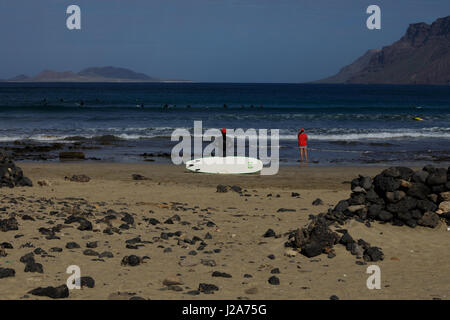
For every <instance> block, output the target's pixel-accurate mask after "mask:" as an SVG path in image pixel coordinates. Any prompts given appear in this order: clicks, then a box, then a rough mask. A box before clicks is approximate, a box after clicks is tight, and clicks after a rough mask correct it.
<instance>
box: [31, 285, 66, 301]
mask: <svg viewBox="0 0 450 320" xmlns="http://www.w3.org/2000/svg"><path fill="white" fill-rule="evenodd" d="M28 293H31V294H32V295H35V296H43V297H49V298H52V299H61V298H67V297H69V288H68V287H67V286H66V285H65V284H63V285H62V286H59V287H56V288H55V287H46V288H42V287H39V288H36V289H33V290H31V291H29V292H28Z"/></svg>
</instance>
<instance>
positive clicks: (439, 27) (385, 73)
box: [319, 16, 450, 85]
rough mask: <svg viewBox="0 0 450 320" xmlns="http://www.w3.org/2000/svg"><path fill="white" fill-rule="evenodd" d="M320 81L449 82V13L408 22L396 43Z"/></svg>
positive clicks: (439, 83) (441, 83)
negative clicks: (428, 21) (425, 20)
mask: <svg viewBox="0 0 450 320" xmlns="http://www.w3.org/2000/svg"><path fill="white" fill-rule="evenodd" d="M319 82H320V83H353V84H358V83H359V84H433V85H448V84H450V16H448V17H445V18H440V19H437V20H436V21H435V22H434V23H432V24H431V25H428V24H426V23H423V22H422V23H416V24H411V25H410V26H409V28H408V30H407V31H406V34H405V35H404V36H403V37H402V38H401V39H400V40H399V41H397V42H395V43H393V44H392V45H390V46H386V47H384V48H382V49H381V50H369V51H368V52H367V53H366V54H365V55H364V56H362V57H361V58H359V59H357V60H356V61H355V62H353V63H352V64H350V65H349V66H346V67H344V68H343V69H341V71H340V72H339V73H338V74H336V75H334V76H332V77H329V78H326V79H323V80H320V81H319Z"/></svg>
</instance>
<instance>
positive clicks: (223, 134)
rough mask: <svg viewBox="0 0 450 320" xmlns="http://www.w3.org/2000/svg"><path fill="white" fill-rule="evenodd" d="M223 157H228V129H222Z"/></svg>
mask: <svg viewBox="0 0 450 320" xmlns="http://www.w3.org/2000/svg"><path fill="white" fill-rule="evenodd" d="M220 132H222V156H223V157H226V154H227V129H225V128H222V130H220Z"/></svg>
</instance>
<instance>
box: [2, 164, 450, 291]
mask: <svg viewBox="0 0 450 320" xmlns="http://www.w3.org/2000/svg"><path fill="white" fill-rule="evenodd" d="M17 165H18V166H20V167H21V168H22V169H23V170H24V173H25V175H26V176H27V177H29V178H31V179H32V181H33V183H34V186H33V187H31V188H27V187H20V188H14V189H8V188H2V189H0V193H1V195H2V202H1V203H0V207H1V208H4V209H3V211H0V219H5V218H7V217H8V214H15V215H16V218H17V221H18V222H19V230H15V231H14V230H13V231H7V232H0V235H1V242H9V243H11V244H12V245H13V247H14V248H13V249H5V251H6V253H7V254H8V255H7V256H6V257H0V268H13V269H14V270H15V271H16V275H15V277H10V278H3V279H0V285H1V288H2V290H0V299H38V298H39V299H41V298H40V297H36V296H33V295H31V294H27V292H28V291H30V290H32V289H34V288H36V287H39V286H42V287H46V286H59V285H62V284H65V283H66V279H67V277H68V276H69V275H68V274H66V268H67V267H68V266H69V265H78V266H79V267H80V268H81V276H90V277H92V278H93V279H94V280H95V287H94V288H82V289H80V290H77V289H74V290H71V291H70V296H69V298H70V299H129V298H130V297H133V296H139V297H142V298H145V299H152V300H155V299H246V298H248V299H282V300H283V299H329V298H330V296H332V295H336V296H338V297H339V298H340V299H433V298H440V299H449V293H450V273H449V272H448V271H449V265H450V250H448V243H449V236H450V232H448V231H446V228H445V227H444V226H442V227H441V228H438V229H428V228H423V227H417V228H415V229H411V228H408V227H395V226H391V225H388V224H385V225H382V224H379V223H377V222H375V223H372V226H371V227H370V228H368V227H366V226H365V225H364V224H362V223H359V222H356V221H354V220H352V221H351V222H350V223H348V224H347V225H346V226H345V228H346V229H348V230H349V231H350V232H351V234H352V236H353V237H354V238H359V237H361V238H363V239H364V240H366V241H368V242H370V243H371V245H373V246H378V247H381V248H382V249H383V252H384V254H385V259H384V261H381V262H376V263H373V264H376V265H378V266H380V268H381V287H382V288H381V289H380V290H369V289H368V288H367V287H366V280H367V278H368V277H369V274H367V273H366V269H367V267H368V265H370V264H371V263H368V264H367V265H358V264H356V263H355V257H354V256H352V255H351V254H350V253H349V252H347V251H346V250H345V248H344V247H343V246H339V245H338V246H336V247H335V249H336V257H335V258H332V259H329V258H327V256H326V255H320V256H318V257H315V258H306V257H305V256H303V255H300V254H297V255H296V256H286V255H285V253H286V250H287V249H286V248H285V247H284V243H285V242H286V241H287V239H288V237H287V233H288V232H290V231H292V230H295V229H297V228H299V227H302V226H304V225H305V224H307V223H308V216H309V215H310V214H317V213H320V212H325V211H327V210H328V209H329V208H332V207H334V206H335V204H336V203H337V202H338V201H339V200H342V199H346V198H348V196H349V195H350V186H349V182H350V181H351V180H352V179H353V178H355V177H357V176H358V174H364V175H370V176H374V175H376V174H377V173H379V172H380V171H381V170H382V168H380V167H282V168H281V169H280V172H279V174H278V175H276V176H259V175H249V176H217V175H206V174H194V173H190V172H187V171H185V170H184V168H183V167H177V166H173V165H157V164H104V163H95V164H87V163H17ZM74 174H85V175H87V176H89V177H90V178H91V180H90V181H89V182H85V183H83V182H73V181H69V180H65V179H64V177H65V176H69V177H70V176H72V175H74ZM132 174H140V175H142V176H145V177H147V178H148V180H139V181H136V180H133V179H132ZM40 180H46V182H48V183H49V185H46V186H39V185H38V181H40ZM219 184H222V185H228V186H232V185H238V186H240V187H241V188H242V189H243V192H242V193H241V194H240V193H237V192H234V191H232V190H230V191H228V192H226V193H218V192H216V186H217V185H219ZM292 192H296V193H299V194H300V197H292V195H291V193H292ZM269 194H271V195H272V196H268V195H269ZM278 195H279V196H278ZM317 198H320V199H322V200H323V205H319V206H314V205H312V202H313V201H314V200H315V199H317ZM280 208H286V209H295V211H286V212H277V211H278V209H280ZM110 209H112V210H114V211H109V212H108V210H110ZM121 212H127V213H129V214H131V216H132V217H133V218H134V221H133V223H128V224H127V223H124V221H122V220H121V219H122V218H123V217H124V215H123V214H121ZM72 214H75V215H79V216H83V217H85V218H86V219H87V220H88V221H90V222H92V225H93V230H92V231H89V230H86V231H80V230H78V229H77V227H78V223H71V224H65V223H64V222H65V219H67V217H69V216H70V215H72ZM24 215H29V216H31V217H33V218H34V219H35V221H30V220H23V219H22V216H24ZM174 215H178V216H179V219H178V218H177V217H173V216H174ZM107 216H115V219H114V218H111V217H110V218H111V219H110V220H109V221H110V222H109V223H106V222H105V220H106V219H105V217H107ZM171 217H173V218H172V222H173V223H172V224H169V223H164V222H165V221H166V220H167V219H168V218H171ZM150 218H154V219H156V220H158V221H159V222H160V223H159V224H155V225H153V224H152V223H150V221H149V219H150ZM153 222H154V221H153ZM58 224H61V225H62V228H61V230H60V231H58V232H56V236H57V237H59V238H60V239H51V240H47V239H46V237H45V235H43V234H42V233H41V232H39V231H38V229H39V228H41V227H44V228H52V227H54V226H57V225H58ZM123 224H127V226H128V227H127V228H129V229H125V227H123ZM120 226H122V228H119V227H120ZM108 228H109V229H111V228H112V229H113V230H116V231H118V232H115V231H113V232H112V234H107V233H104V230H105V229H108ZM116 228H117V229H116ZM269 228H271V229H273V230H274V231H275V232H276V234H277V235H280V236H279V237H277V238H273V237H271V238H264V237H263V234H264V233H265V232H266V231H267V230H268V229H269ZM177 231H180V232H179V233H178V235H172V236H169V237H168V239H163V238H164V237H163V238H162V237H161V233H165V234H168V233H175V232H177ZM119 232H120V234H119ZM18 234H21V235H23V236H21V237H17V235H18ZM207 234H209V235H210V236H211V238H210V239H209V236H207ZM137 236H139V237H140V238H141V241H142V242H141V243H134V244H133V245H137V247H136V249H132V248H127V247H126V245H127V243H126V242H125V241H126V240H129V239H133V238H135V237H137ZM195 236H196V237H199V238H200V239H201V240H199V241H192V239H193V238H194V237H195ZM185 240H186V241H185ZM95 241H96V242H97V247H96V248H92V250H94V251H96V252H98V253H102V252H105V251H106V252H110V253H112V254H113V257H112V258H108V257H103V258H101V259H99V257H98V256H95V255H94V256H88V255H85V254H83V251H84V250H86V249H87V248H86V244H87V243H88V242H95ZM202 241H203V242H204V243H203V246H202ZM68 242H76V243H77V244H79V245H80V247H81V248H75V249H67V248H66V244H67V243H68ZM128 244H129V243H128ZM199 247H204V248H203V249H201V248H199ZM36 248H42V249H43V250H45V251H46V252H47V255H45V254H44V255H35V260H36V262H38V263H41V264H42V265H43V269H44V272H43V273H42V274H41V273H30V272H24V264H23V263H21V262H20V261H19V260H20V257H22V256H23V255H25V254H26V253H29V252H32V251H33V250H35V249H36ZM51 248H62V251H61V252H52V251H51ZM169 248H170V249H169ZM129 255H136V256H138V257H145V256H147V257H148V259H144V260H143V263H141V264H139V265H137V266H129V265H122V264H121V261H122V258H123V257H124V256H129ZM269 255H274V259H271V258H273V257H270V258H269V257H268V256H269ZM101 260H103V261H101ZM275 268H278V269H279V272H280V273H279V274H272V273H271V271H272V270H273V269H275ZM214 271H219V272H223V273H226V274H229V275H231V278H226V277H213V276H212V273H213V272H214ZM244 275H247V276H244ZM248 275H251V277H249V276H248ZM271 276H276V277H278V278H279V280H280V284H279V285H272V284H270V283H269V282H268V279H269V278H270V277H271ZM167 278H178V280H180V282H182V284H181V283H180V284H176V285H173V286H171V287H168V286H166V285H164V284H163V280H164V279H167ZM200 283H206V284H214V285H216V286H217V287H218V290H217V291H214V293H212V294H205V293H200V294H197V292H196V290H197V289H198V287H199V284H200ZM43 299H46V298H43Z"/></svg>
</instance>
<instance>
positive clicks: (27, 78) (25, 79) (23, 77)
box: [4, 74, 30, 81]
mask: <svg viewBox="0 0 450 320" xmlns="http://www.w3.org/2000/svg"><path fill="white" fill-rule="evenodd" d="M29 79H30V77H29V76H27V75H24V74H20V75H18V76H15V77H14V78H11V79H8V80H7V81H27V80H29ZM4 81H6V80H4Z"/></svg>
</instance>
